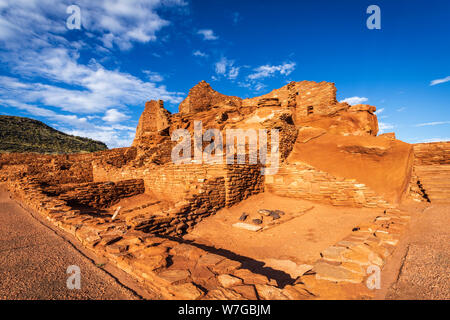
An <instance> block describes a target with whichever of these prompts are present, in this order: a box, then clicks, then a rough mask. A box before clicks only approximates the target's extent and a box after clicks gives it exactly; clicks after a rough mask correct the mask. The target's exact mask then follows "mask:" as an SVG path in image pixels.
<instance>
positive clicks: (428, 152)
mask: <svg viewBox="0 0 450 320" xmlns="http://www.w3.org/2000/svg"><path fill="white" fill-rule="evenodd" d="M413 148H414V157H415V161H414V164H415V165H418V166H426V165H444V164H450V141H446V142H432V143H416V144H413Z"/></svg>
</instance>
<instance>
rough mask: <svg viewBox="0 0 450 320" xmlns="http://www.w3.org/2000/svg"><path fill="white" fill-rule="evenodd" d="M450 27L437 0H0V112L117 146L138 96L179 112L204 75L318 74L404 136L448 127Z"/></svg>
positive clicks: (253, 81)
mask: <svg viewBox="0 0 450 320" xmlns="http://www.w3.org/2000/svg"><path fill="white" fill-rule="evenodd" d="M69 5H77V6H78V7H79V8H80V14H81V29H80V30H69V29H68V28H67V26H66V20H67V18H68V17H69V16H70V14H68V13H66V10H67V7H68V6H69ZM369 5H378V6H379V7H380V9H381V29H380V30H369V29H368V28H367V26H366V20H367V18H368V17H369V16H370V14H367V13H366V10H367V7H368V6H369ZM449 35H450V1H447V0H428V1H423V0H421V1H419V0H409V1H406V0H390V1H379V0H371V1H365V0H354V1H353V0H345V1H331V0H330V1H321V0H315V1H313V0H308V1H300V0H297V1H293V0H292V1H282V0H280V1H261V0H259V1H256V0H239V1H235V0H210V1H206V0H198V1H195V0H190V1H189V0H122V1H121V0H104V1H100V0H98V1H97V0H96V1H93V0H70V1H63V0H59V1H58V0H56V1H55V0H11V1H9V0H0V61H1V66H0V114H8V115H18V116H27V117H31V118H35V119H38V120H41V121H44V122H45V123H47V124H49V125H51V126H53V127H55V128H57V129H59V130H62V131H64V132H67V133H70V134H76V135H81V136H87V137H90V138H94V139H98V140H102V141H104V142H106V143H107V144H108V146H109V147H119V146H128V145H129V144H130V143H131V141H132V139H133V137H134V132H135V127H136V125H137V121H138V119H139V116H140V114H141V112H142V110H143V108H144V103H145V101H147V100H150V99H163V100H165V106H166V108H167V109H169V110H170V111H171V112H177V106H178V104H179V103H180V102H181V101H182V99H183V98H184V97H185V96H186V95H187V93H188V91H189V89H190V88H191V87H192V86H194V85H195V84H196V83H198V82H199V81H201V80H206V81H207V82H209V83H210V84H211V85H212V87H213V88H214V89H216V90H218V91H219V92H222V93H224V94H229V95H237V96H240V97H252V96H258V95H261V94H264V93H267V92H269V91H271V90H272V89H274V88H279V87H281V86H284V85H285V84H287V83H288V82H289V81H301V80H314V81H331V82H334V83H335V84H336V87H337V89H338V93H337V95H338V100H340V101H342V100H346V101H349V102H351V103H357V102H362V103H367V104H371V105H375V106H376V107H377V109H378V111H377V113H378V118H379V122H380V127H381V128H382V131H384V132H391V131H394V132H396V134H397V137H398V138H399V139H401V140H404V141H406V142H410V143H415V142H427V141H438V140H450V108H449V107H450V59H449V57H450V41H449V40H450V36H449Z"/></svg>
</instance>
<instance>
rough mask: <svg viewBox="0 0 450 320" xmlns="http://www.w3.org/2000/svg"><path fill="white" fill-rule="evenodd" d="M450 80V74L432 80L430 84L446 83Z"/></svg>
mask: <svg viewBox="0 0 450 320" xmlns="http://www.w3.org/2000/svg"><path fill="white" fill-rule="evenodd" d="M449 81H450V76H448V77H445V78H442V79H436V80H433V81H431V82H430V86H435V85H437V84H441V83H445V82H449Z"/></svg>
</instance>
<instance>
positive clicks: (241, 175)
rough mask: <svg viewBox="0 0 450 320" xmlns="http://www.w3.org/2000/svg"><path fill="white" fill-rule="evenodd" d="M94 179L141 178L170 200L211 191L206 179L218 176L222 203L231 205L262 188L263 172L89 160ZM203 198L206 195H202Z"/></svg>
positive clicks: (245, 167)
mask: <svg viewBox="0 0 450 320" xmlns="http://www.w3.org/2000/svg"><path fill="white" fill-rule="evenodd" d="M93 177H94V181H120V180H125V179H132V178H139V179H143V180H144V184H145V189H146V192H151V193H152V194H154V195H155V196H156V197H158V198H162V199H165V200H170V201H172V202H174V203H176V202H179V201H183V200H185V199H187V198H189V197H190V196H192V195H196V194H199V193H208V192H212V191H211V190H209V189H208V188H205V186H207V183H208V181H211V180H214V179H217V178H222V179H223V180H221V181H223V183H224V188H225V192H226V194H225V205H226V206H232V205H234V204H236V203H238V202H240V201H242V200H244V199H246V198H248V197H249V196H251V195H253V194H257V193H259V192H262V191H264V176H262V175H261V167H260V166H259V165H245V164H242V165H240V164H233V165H226V164H224V165H202V164H184V165H175V164H167V165H161V166H158V165H151V166H148V167H140V168H134V167H122V168H118V167H114V166H105V165H102V164H98V163H97V162H95V161H94V163H93ZM204 198H205V201H206V200H207V199H206V198H207V197H204Z"/></svg>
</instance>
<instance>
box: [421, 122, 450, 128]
mask: <svg viewBox="0 0 450 320" xmlns="http://www.w3.org/2000/svg"><path fill="white" fill-rule="evenodd" d="M443 124H450V121H434V122H424V123H419V124H416V125H415V126H416V127H426V126H439V125H443Z"/></svg>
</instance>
